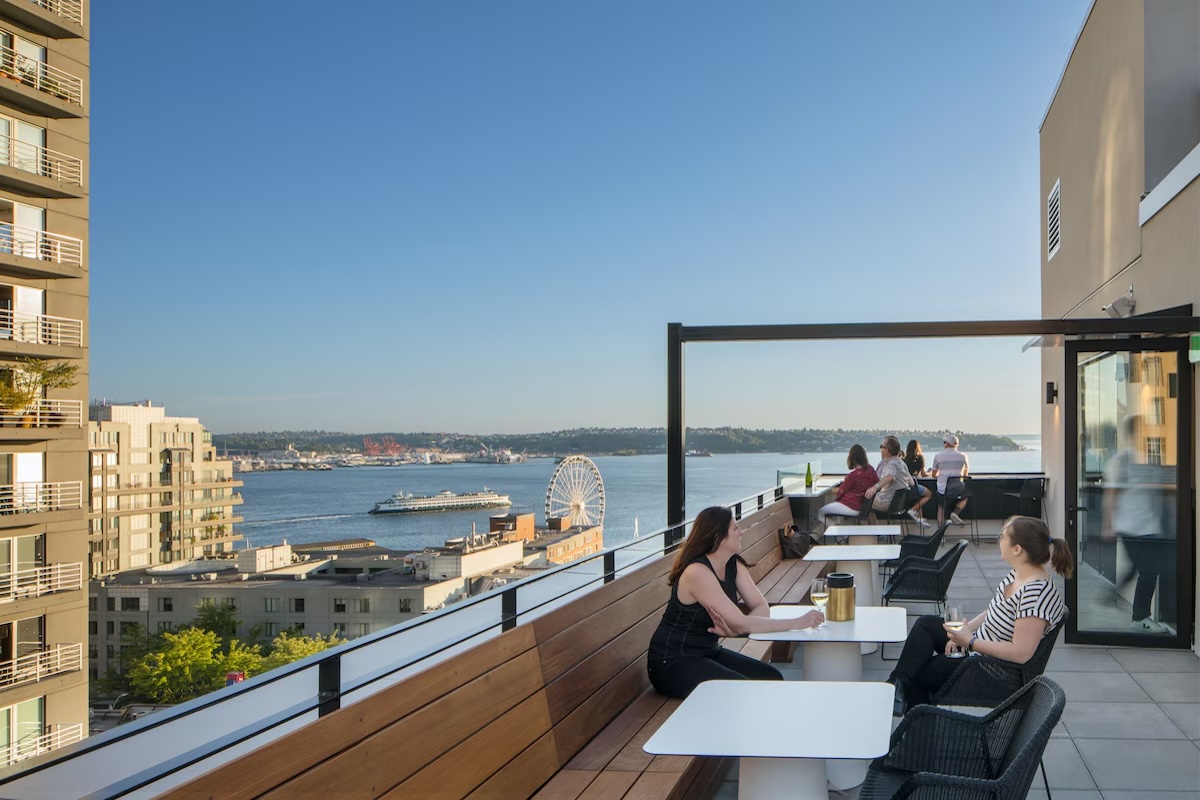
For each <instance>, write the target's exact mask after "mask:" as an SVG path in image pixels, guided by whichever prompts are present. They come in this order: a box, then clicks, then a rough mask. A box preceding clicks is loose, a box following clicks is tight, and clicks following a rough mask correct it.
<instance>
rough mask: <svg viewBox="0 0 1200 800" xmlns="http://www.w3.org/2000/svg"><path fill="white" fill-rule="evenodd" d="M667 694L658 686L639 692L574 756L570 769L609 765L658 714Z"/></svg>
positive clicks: (568, 767) (593, 768)
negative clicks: (657, 687)
mask: <svg viewBox="0 0 1200 800" xmlns="http://www.w3.org/2000/svg"><path fill="white" fill-rule="evenodd" d="M665 702H667V698H665V697H663V696H662V695H661V694H659V693H658V692H656V691H654V689H647V690H646V691H644V692H642V693H641V694H640V695H638V697H637V699H635V700H634V701H633V702H632V703H630V704H629V705H628V706H626V708H625V710H624V711H622V712H621V713H620V714H618V715H617V718H616V719H614V720H613V721H612V722H610V723H609V724H608V726H607V727H606V728H605V729H604V730H602V731H601V732H600V733H599V734H597V735H596V738H594V739H592V741H591V742H589V743H588V745H587V747H585V748H583V749H582V750H580V751H579V753H578V754H577V755H576V756H575V757H574V758H572V759H571V761H570V763H569V764H567V766H566V768H567V769H592V770H601V769H604V768H605V767H607V766H608V762H610V761H612V760H613V757H614V756H616V755H617V753H619V752H621V748H622V747H624V746H625V745H626V743H628V742H629V740H630V739H632V738H633V736H634V734H636V733H637V732H638V731H639V730H641V729H642V726H643V725H645V724H646V722H647V721H649V719H650V718H651V717H653V716H654V714H655V712H657V711H658V710H659V709H660V708H662V706H663V703H665Z"/></svg>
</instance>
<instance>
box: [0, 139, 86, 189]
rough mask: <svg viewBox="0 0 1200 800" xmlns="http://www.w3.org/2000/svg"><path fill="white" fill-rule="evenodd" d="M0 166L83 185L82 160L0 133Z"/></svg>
mask: <svg viewBox="0 0 1200 800" xmlns="http://www.w3.org/2000/svg"><path fill="white" fill-rule="evenodd" d="M0 166H5V167H13V168H15V169H19V170H22V171H24V172H31V173H33V174H34V175H40V176H42V177H43V178H50V179H51V180H56V181H60V182H62V183H69V184H72V185H74V186H83V160H82V159H79V158H75V157H74V156H69V155H67V154H66V153H60V152H58V151H57V150H50V149H49V148H46V147H42V146H41V145H36V144H29V143H28V142H21V141H18V140H16V139H14V138H12V137H11V136H4V135H0Z"/></svg>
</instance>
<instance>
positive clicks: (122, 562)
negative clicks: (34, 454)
mask: <svg viewBox="0 0 1200 800" xmlns="http://www.w3.org/2000/svg"><path fill="white" fill-rule="evenodd" d="M88 416H89V418H90V422H89V423H88V447H89V450H90V451H91V459H90V462H89V463H90V468H89V472H88V485H89V487H90V489H89V510H88V524H89V526H90V527H89V533H90V535H89V543H90V556H91V558H90V562H89V563H90V566H89V575H91V577H93V578H95V577H99V576H101V575H112V574H114V573H117V572H121V571H123V570H130V569H143V568H145V567H152V566H154V565H156V564H171V563H175V562H179V561H190V560H193V559H199V558H204V557H212V556H216V557H221V556H224V555H226V554H231V553H232V552H233V546H234V542H236V541H237V540H239V539H241V538H242V536H241V534H240V533H239V532H238V531H237V529H236V528H235V527H234V526H235V525H236V524H237V523H240V522H241V521H242V518H241V517H240V516H238V515H237V514H236V513H235V509H236V507H237V506H239V505H241V503H242V497H241V495H240V494H238V493H237V492H236V491H235V490H236V489H237V488H238V487H240V486H241V485H242V482H241V481H239V480H235V479H234V477H233V463H232V462H231V461H228V460H225V459H220V458H218V457H217V452H216V448H215V447H213V444H212V435H211V434H210V433H209V432H208V431H207V430H205V429H204V426H203V425H201V424H200V420H199V419H197V418H195V417H168V416H167V413H166V410H165V409H164V408H163V407H162V406H156V405H153V404H152V403H150V402H149V401H146V402H143V403H134V404H124V405H122V404H112V403H95V404H93V405H92V406H91V408H90V410H89V415H88Z"/></svg>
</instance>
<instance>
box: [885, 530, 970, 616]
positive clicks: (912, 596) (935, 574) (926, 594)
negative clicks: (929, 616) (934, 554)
mask: <svg viewBox="0 0 1200 800" xmlns="http://www.w3.org/2000/svg"><path fill="white" fill-rule="evenodd" d="M968 544H969V543H968V542H967V540H966V539H959V540H958V541H957V542H956V543H955V544H954V546H953V547H951V548H950V549H949V550H947V551H946V552H945V553H943V554H942V557H941V558H938V559H932V558H921V557H920V556H909V557H908V558H906V559H904V561H903V562H901V563H900V566H898V567H897V568H896V571H895V572H894V573H893V574H892V577H891V578H889V579H888V582H887V585H886V586H884V587H883V604H884V605H885V606H886V605H891V604H892V603H895V602H909V603H933V604H935V605H936V606H937V610H938V613H939V614H941V613H944V611H945V607H946V591H947V590H948V589H949V588H950V581H951V580H952V579H953V578H954V570H956V569H957V568H958V562H959V560H960V559H961V558H962V554H963V551H964V550H966V549H967V545H968Z"/></svg>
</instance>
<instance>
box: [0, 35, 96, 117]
mask: <svg viewBox="0 0 1200 800" xmlns="http://www.w3.org/2000/svg"><path fill="white" fill-rule="evenodd" d="M0 73H3V74H4V75H5V76H7V77H8V78H9V79H10V80H14V81H18V82H20V83H23V84H25V85H26V86H32V87H33V88H35V89H37V90H38V91H42V92H45V93H46V94H48V95H52V96H54V97H57V98H58V99H59V100H65V101H66V102H68V103H74V104H75V105H77V106H82V105H83V81H82V80H80V79H79V78H77V77H75V76H74V75H72V74H71V73H69V72H67V71H65V70H61V69H59V68H58V67H52V66H50V65H49V64H47V63H45V62H43V61H38V60H37V59H35V58H30V57H29V56H23V55H21V54H20V53H18V52H17V51H16V50H13V49H12V48H11V47H4V46H3V45H0Z"/></svg>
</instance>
